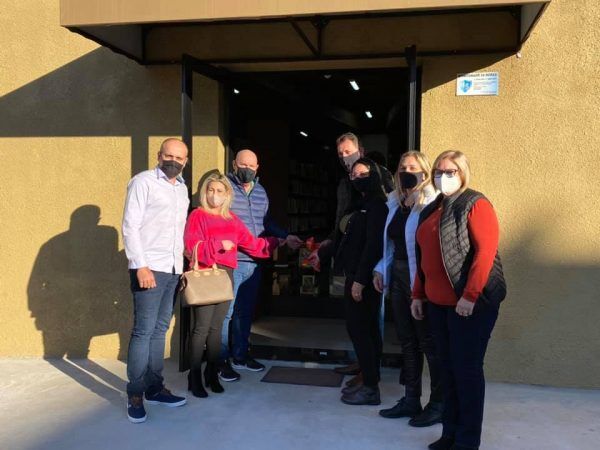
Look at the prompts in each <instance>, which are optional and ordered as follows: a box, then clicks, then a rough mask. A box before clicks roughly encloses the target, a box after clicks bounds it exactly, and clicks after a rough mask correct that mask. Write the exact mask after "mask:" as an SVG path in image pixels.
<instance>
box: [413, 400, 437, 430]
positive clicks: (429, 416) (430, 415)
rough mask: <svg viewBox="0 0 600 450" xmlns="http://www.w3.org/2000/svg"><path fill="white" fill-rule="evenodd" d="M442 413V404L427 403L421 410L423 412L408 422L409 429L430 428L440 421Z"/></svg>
mask: <svg viewBox="0 0 600 450" xmlns="http://www.w3.org/2000/svg"><path fill="white" fill-rule="evenodd" d="M443 413H444V403H442V402H429V403H428V404H427V406H425V408H424V409H423V412H422V413H421V414H419V415H418V416H415V417H413V418H412V419H410V420H409V421H408V424H409V425H410V426H411V427H430V426H431V425H434V424H436V423H440V422H441V421H442V415H443Z"/></svg>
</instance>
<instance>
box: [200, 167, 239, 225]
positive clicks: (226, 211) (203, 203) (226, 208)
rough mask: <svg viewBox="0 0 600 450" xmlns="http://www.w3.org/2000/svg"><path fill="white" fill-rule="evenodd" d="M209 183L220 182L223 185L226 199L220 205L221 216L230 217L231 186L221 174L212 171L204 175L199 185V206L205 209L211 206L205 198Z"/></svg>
mask: <svg viewBox="0 0 600 450" xmlns="http://www.w3.org/2000/svg"><path fill="white" fill-rule="evenodd" d="M210 183H221V184H222V185H223V186H224V187H225V194H226V199H225V203H223V205H222V206H221V216H222V217H223V218H225V219H231V217H232V216H231V203H233V187H232V186H231V182H230V181H229V179H228V178H227V177H226V176H225V175H223V174H220V173H213V174H211V175H209V176H208V177H206V179H205V180H204V181H203V182H202V186H201V187H200V207H201V208H202V209H205V210H208V209H211V206H210V205H209V204H208V200H207V198H206V192H207V191H208V187H209V186H210Z"/></svg>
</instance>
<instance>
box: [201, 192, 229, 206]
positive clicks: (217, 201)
mask: <svg viewBox="0 0 600 450" xmlns="http://www.w3.org/2000/svg"><path fill="white" fill-rule="evenodd" d="M206 199H207V200H208V203H210V204H211V205H212V206H213V207H215V208H219V207H221V206H223V203H225V200H227V197H225V196H224V195H212V196H211V195H208V196H206Z"/></svg>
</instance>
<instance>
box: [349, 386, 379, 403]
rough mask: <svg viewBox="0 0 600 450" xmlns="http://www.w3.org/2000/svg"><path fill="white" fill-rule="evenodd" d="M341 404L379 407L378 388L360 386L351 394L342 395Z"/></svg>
mask: <svg viewBox="0 0 600 450" xmlns="http://www.w3.org/2000/svg"><path fill="white" fill-rule="evenodd" d="M341 400H342V402H343V403H345V404H346V405H380V404H381V399H380V397H379V388H378V387H369V386H362V387H361V388H360V389H359V390H358V391H356V392H354V393H353V394H345V395H342V398H341Z"/></svg>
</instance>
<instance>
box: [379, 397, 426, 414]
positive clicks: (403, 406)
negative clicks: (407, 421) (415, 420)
mask: <svg viewBox="0 0 600 450" xmlns="http://www.w3.org/2000/svg"><path fill="white" fill-rule="evenodd" d="M422 411H423V408H422V406H421V400H420V399H419V398H418V397H414V398H413V397H410V398H409V397H402V398H401V399H400V400H399V401H398V403H396V405H395V406H392V407H391V408H388V409H382V410H381V411H379V415H380V416H381V417H385V418H386V419H399V418H400V417H414V416H416V415H418V414H420V413H421V412H422Z"/></svg>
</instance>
